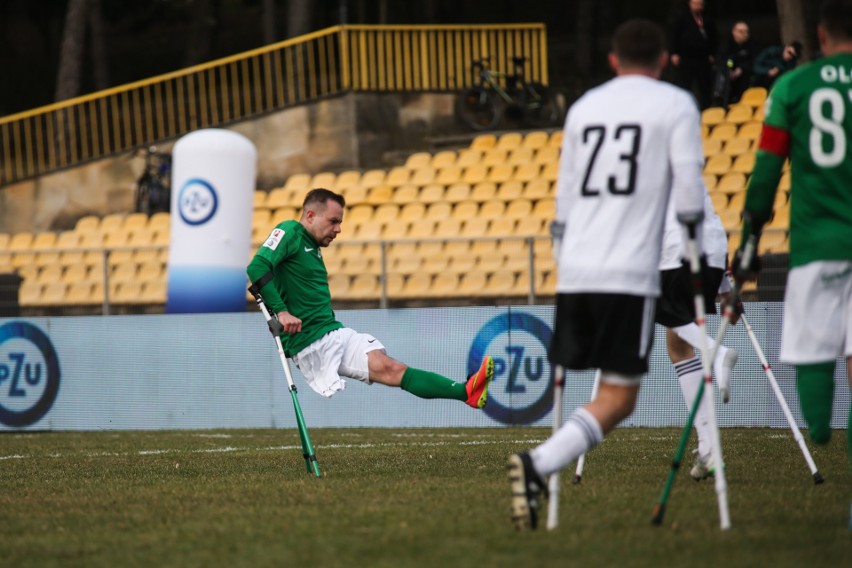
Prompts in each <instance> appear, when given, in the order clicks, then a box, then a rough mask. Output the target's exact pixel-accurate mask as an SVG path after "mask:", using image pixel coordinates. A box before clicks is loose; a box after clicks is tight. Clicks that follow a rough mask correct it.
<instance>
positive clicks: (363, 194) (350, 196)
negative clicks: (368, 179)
mask: <svg viewBox="0 0 852 568" xmlns="http://www.w3.org/2000/svg"><path fill="white" fill-rule="evenodd" d="M373 187H375V186H373ZM370 189H372V187H371V188H369V189H368V188H366V187H364V186H362V185H353V186H352V187H350V188H348V189H346V191H345V192H344V194H343V198H344V199H345V200H346V205H348V206H353V205H359V204H362V203H366V202H367V192H368V191H369V190H370ZM299 208H300V209H301V203H300V204H299Z"/></svg>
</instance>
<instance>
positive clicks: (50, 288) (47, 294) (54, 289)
mask: <svg viewBox="0 0 852 568" xmlns="http://www.w3.org/2000/svg"><path fill="white" fill-rule="evenodd" d="M65 291H66V285H65V282H61V281H59V282H49V283H45V285H44V288H42V291H41V295H40V296H39V298H38V303H39V304H40V305H44V306H59V305H61V304H63V303H65Z"/></svg>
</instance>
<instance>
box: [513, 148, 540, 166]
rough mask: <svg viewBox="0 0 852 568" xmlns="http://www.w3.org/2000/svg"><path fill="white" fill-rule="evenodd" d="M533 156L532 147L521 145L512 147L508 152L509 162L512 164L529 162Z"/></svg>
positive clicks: (517, 164)
mask: <svg viewBox="0 0 852 568" xmlns="http://www.w3.org/2000/svg"><path fill="white" fill-rule="evenodd" d="M534 157H535V151H534V150H533V149H532V148H527V147H526V146H521V147H520V148H514V149H512V151H511V152H510V153H509V164H511V165H513V166H520V165H521V164H529V163H532V161H533V158H534Z"/></svg>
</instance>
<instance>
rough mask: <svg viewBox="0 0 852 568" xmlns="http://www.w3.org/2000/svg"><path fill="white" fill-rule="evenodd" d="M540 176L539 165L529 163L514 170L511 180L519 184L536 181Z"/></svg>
mask: <svg viewBox="0 0 852 568" xmlns="http://www.w3.org/2000/svg"><path fill="white" fill-rule="evenodd" d="M540 175H541V164H536V163H532V162H530V163H527V164H520V165H519V166H518V167H517V168H515V173H514V176H513V177H512V179H513V180H516V181H519V182H523V183H527V182H530V181H532V180H534V179H538V177H539V176H540Z"/></svg>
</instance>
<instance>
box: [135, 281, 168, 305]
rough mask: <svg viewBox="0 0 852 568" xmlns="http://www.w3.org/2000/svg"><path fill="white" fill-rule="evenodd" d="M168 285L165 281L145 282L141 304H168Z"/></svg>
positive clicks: (140, 299) (140, 296)
mask: <svg viewBox="0 0 852 568" xmlns="http://www.w3.org/2000/svg"><path fill="white" fill-rule="evenodd" d="M167 288H168V285H167V284H166V282H165V281H152V282H145V283H144V284H143V286H142V293H141V294H140V295H139V302H140V303H142V304H164V303H165V302H166V296H167Z"/></svg>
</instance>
